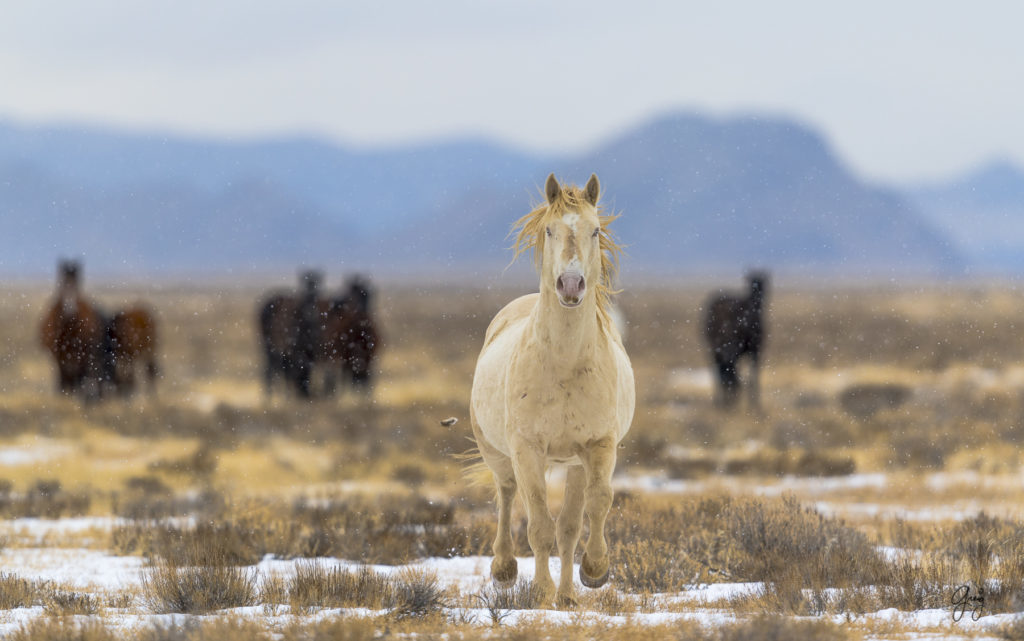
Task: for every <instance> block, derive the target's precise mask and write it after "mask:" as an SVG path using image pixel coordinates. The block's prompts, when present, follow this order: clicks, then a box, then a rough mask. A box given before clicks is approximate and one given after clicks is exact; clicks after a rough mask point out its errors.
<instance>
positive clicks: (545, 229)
mask: <svg viewBox="0 0 1024 641" xmlns="http://www.w3.org/2000/svg"><path fill="white" fill-rule="evenodd" d="M544 233H546V234H547V235H548V236H551V228H550V227H545V228H544Z"/></svg>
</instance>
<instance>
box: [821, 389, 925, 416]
mask: <svg viewBox="0 0 1024 641" xmlns="http://www.w3.org/2000/svg"><path fill="white" fill-rule="evenodd" d="M913 392H914V391H913V389H911V388H910V387H909V386H907V385H902V384H899V383H858V384H854V385H850V386H848V387H846V388H845V389H844V390H843V391H842V392H840V394H839V406H840V407H842V408H843V411H844V412H846V413H847V414H849V415H850V416H852V417H853V418H855V419H857V420H859V421H865V420H869V419H871V418H873V417H874V416H875V414H877V413H879V412H881V411H882V410H892V409H897V408H899V407H901V406H902V405H903V404H904V403H905V402H907V400H909V399H910V397H911V396H912V395H913Z"/></svg>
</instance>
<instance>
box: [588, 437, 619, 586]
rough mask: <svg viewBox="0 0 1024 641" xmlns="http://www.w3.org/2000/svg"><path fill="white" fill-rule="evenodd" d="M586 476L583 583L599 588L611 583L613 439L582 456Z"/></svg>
mask: <svg viewBox="0 0 1024 641" xmlns="http://www.w3.org/2000/svg"><path fill="white" fill-rule="evenodd" d="M581 458H582V459H583V467H584V471H585V474H586V489H585V490H584V492H583V502H584V509H585V510H586V512H587V517H588V518H589V519H590V535H589V536H588V537H587V544H586V547H584V550H583V559H582V561H581V562H580V581H581V582H583V585H585V586H587V587H588V588H599V587H601V586H602V585H604V584H605V582H606V581H607V580H608V568H609V562H608V544H607V543H606V542H605V540H604V523H605V520H606V519H607V518H608V511H609V510H611V508H612V473H613V472H614V471H615V442H614V440H613V439H612V438H611V437H608V438H604V439H601V440H600V441H597V442H596V443H594V444H592V445H590V446H589V447H588V448H587V449H586V451H584V452H583V453H582V456H581Z"/></svg>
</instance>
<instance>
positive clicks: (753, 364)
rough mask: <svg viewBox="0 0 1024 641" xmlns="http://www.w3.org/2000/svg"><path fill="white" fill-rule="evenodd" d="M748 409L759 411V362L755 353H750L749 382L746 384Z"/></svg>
mask: <svg viewBox="0 0 1024 641" xmlns="http://www.w3.org/2000/svg"><path fill="white" fill-rule="evenodd" d="M747 387H748V389H747V394H748V401H749V403H750V409H752V410H755V411H758V410H760V409H761V362H760V359H759V358H758V354H757V352H751V353H750V380H749V382H748V383H747Z"/></svg>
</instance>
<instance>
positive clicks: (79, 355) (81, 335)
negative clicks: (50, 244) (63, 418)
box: [39, 260, 109, 401]
mask: <svg viewBox="0 0 1024 641" xmlns="http://www.w3.org/2000/svg"><path fill="white" fill-rule="evenodd" d="M80 273H81V265H80V264H79V263H78V262H77V261H68V260H65V261H61V262H60V264H59V266H58V270H57V278H58V280H57V292H56V293H55V295H54V299H53V304H52V305H51V306H50V308H49V310H48V311H47V312H46V314H45V316H44V317H43V322H42V325H41V326H40V329H39V339H40V343H41V344H42V346H43V347H44V348H45V349H46V350H47V351H49V352H50V354H52V355H53V359H54V361H55V362H56V365H57V388H58V389H59V390H60V391H61V392H62V393H64V394H69V395H70V394H75V393H81V394H82V395H83V398H85V399H86V400H89V401H92V400H97V399H99V398H100V396H101V395H102V394H103V382H104V380H105V379H106V378H107V372H108V367H107V362H108V361H107V354H108V350H109V344H108V339H107V331H106V330H107V322H106V319H105V318H104V316H103V314H102V313H101V312H100V311H99V309H98V308H97V307H96V306H95V305H93V304H92V303H91V302H90V301H88V300H86V299H85V298H84V297H83V296H82V294H81V291H80Z"/></svg>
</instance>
